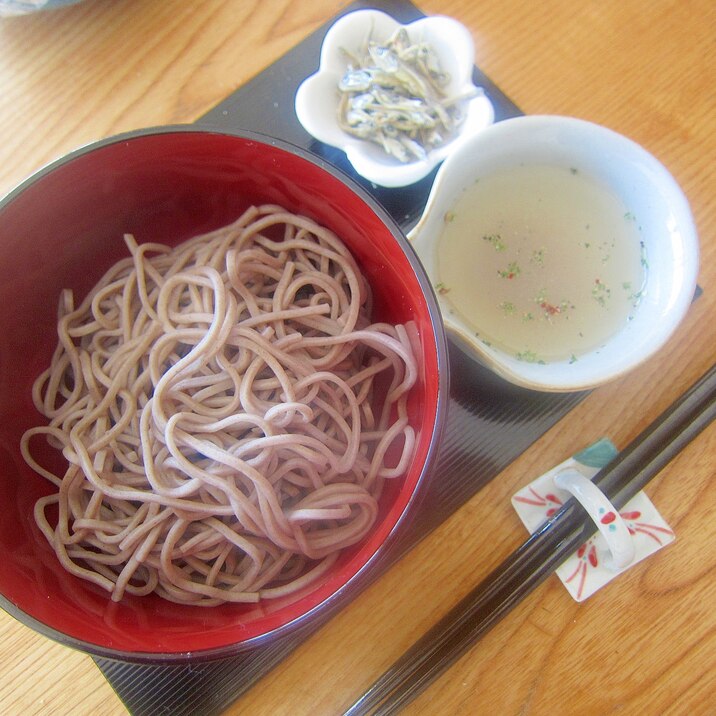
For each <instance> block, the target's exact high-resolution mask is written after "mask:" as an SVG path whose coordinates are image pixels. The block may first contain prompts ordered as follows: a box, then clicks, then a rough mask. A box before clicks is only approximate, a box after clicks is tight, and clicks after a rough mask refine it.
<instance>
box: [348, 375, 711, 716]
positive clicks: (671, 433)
mask: <svg viewBox="0 0 716 716" xmlns="http://www.w3.org/2000/svg"><path fill="white" fill-rule="evenodd" d="M715 417H716V365H714V366H712V367H711V369H710V370H709V371H708V372H707V373H706V374H705V375H704V376H703V377H702V378H701V379H700V380H699V381H697V382H696V383H695V384H694V385H693V386H692V387H691V388H689V389H688V390H687V391H686V392H685V393H684V394H683V395H682V396H681V397H680V398H679V399H677V400H676V401H675V402H674V403H673V404H672V405H671V406H670V407H669V408H667V410H665V411H664V412H663V413H662V414H661V416H659V418H657V419H656V420H655V421H654V422H653V423H652V424H651V425H649V426H648V427H647V428H646V429H645V430H644V431H643V432H642V433H640V434H639V435H638V436H637V437H636V438H635V439H634V440H633V441H632V442H631V443H630V444H629V445H628V446H627V447H626V448H625V449H624V450H623V451H621V452H620V453H619V455H617V457H615V458H614V459H613V460H612V461H611V462H610V463H609V464H608V465H607V466H606V467H604V468H603V469H602V470H600V472H599V473H598V474H597V475H596V476H595V477H594V483H595V484H596V485H597V486H598V487H599V488H600V489H601V490H602V492H604V494H605V495H606V496H607V497H608V498H609V500H610V501H611V502H612V504H613V505H614V506H615V507H616V508H617V509H620V508H622V507H623V506H624V505H625V504H626V503H627V502H628V501H629V500H630V499H631V498H632V497H634V495H636V494H637V493H638V492H639V491H640V490H641V489H643V487H644V486H645V485H646V484H647V483H648V482H649V480H651V479H652V478H653V477H655V476H656V475H657V474H658V473H659V472H660V471H661V469H662V468H663V467H665V466H666V465H667V463H669V462H670V461H671V460H672V459H673V458H674V456H675V455H677V454H678V453H679V452H680V451H681V450H682V449H683V448H684V447H685V446H686V445H687V444H688V443H689V442H690V441H691V440H693V439H694V438H695V437H696V436H697V435H698V434H699V433H700V432H701V431H702V430H703V429H704V428H705V427H706V426H707V425H708V424H709V423H710V422H711V421H712V420H713V419H714V418H715ZM593 532H594V523H593V522H592V521H591V519H590V518H589V516H588V515H587V513H586V512H585V511H584V510H583V509H582V507H581V505H580V504H579V503H578V502H576V501H575V500H574V499H571V500H569V501H568V502H566V503H565V505H564V506H563V507H562V508H561V509H560V510H559V511H558V512H557V513H556V514H555V515H554V516H553V517H552V518H551V519H550V520H548V521H547V522H545V523H544V524H543V525H542V526H541V527H540V528H538V530H537V531H536V532H535V533H534V534H532V535H531V536H530V538H529V539H528V540H527V541H526V542H524V543H523V544H522V545H521V546H520V547H519V548H518V549H517V550H516V551H515V552H513V553H512V555H511V556H510V557H508V558H507V559H506V560H505V561H504V562H503V563H502V564H501V565H500V566H499V567H497V569H495V570H494V571H493V572H492V573H491V574H490V575H488V576H487V577H486V578H485V579H484V580H483V581H482V582H481V583H480V584H479V585H478V586H477V587H475V588H474V589H473V590H472V591H471V592H470V593H469V594H468V595H467V596H466V597H464V598H463V599H462V600H461V601H460V602H459V603H458V604H457V605H456V606H455V607H453V608H452V609H451V610H450V611H449V612H448V613H447V615H446V616H444V617H443V618H442V619H441V620H440V621H439V622H438V623H437V624H436V625H435V626H433V627H432V628H431V629H430V630H429V631H428V632H427V633H426V634H425V635H424V636H423V637H421V638H420V639H419V640H418V641H417V642H416V643H415V644H413V646H411V647H410V648H409V649H408V650H407V651H406V652H405V653H404V654H403V656H401V657H400V658H399V659H398V660H397V661H396V662H395V663H394V664H393V665H392V666H391V667H390V668H389V669H388V670H387V671H386V672H385V673H384V674H383V675H382V676H381V677H380V678H379V679H378V680H377V681H375V682H374V683H373V685H372V686H371V687H370V688H369V689H368V690H367V691H366V692H365V693H364V694H363V696H361V697H360V699H358V700H357V701H356V702H355V703H354V704H353V705H352V706H351V707H350V708H349V709H348V710H347V711H346V712H345V714H344V716H364V715H365V714H371V715H372V716H378V715H380V716H387V715H388V714H394V713H397V712H398V711H399V710H400V709H401V708H402V707H403V706H405V705H406V704H408V703H409V702H410V701H412V700H413V699H414V698H415V697H417V696H418V694H420V693H421V692H422V691H423V690H425V689H426V688H427V687H428V686H429V685H430V684H431V683H432V682H433V681H434V680H435V679H436V678H437V677H438V676H439V675H440V674H441V673H443V672H444V671H445V670H446V669H447V668H448V667H449V666H450V665H452V664H453V663H454V662H455V661H457V659H458V658H459V657H460V656H462V655H463V654H464V653H465V652H466V651H467V650H468V649H469V648H470V647H471V646H473V645H474V644H475V642H477V641H478V640H479V639H480V637H482V636H483V635H484V634H485V633H486V632H487V631H488V630H489V629H490V628H491V627H492V626H493V625H494V624H495V623H497V622H498V621H499V620H500V619H501V618H502V617H503V616H505V614H507V613H508V612H509V611H510V610H511V609H512V608H513V607H514V606H515V605H516V604H517V603H519V602H520V601H521V600H522V599H523V598H524V597H525V596H527V595H528V594H529V593H530V592H531V591H532V590H533V589H535V587H537V586H538V585H539V584H541V583H542V582H543V581H544V580H545V579H546V578H547V577H548V576H549V575H550V574H552V572H554V570H555V569H556V568H557V567H558V566H559V565H560V564H561V563H562V562H563V561H564V560H565V559H566V558H567V557H568V556H569V555H570V554H571V553H572V552H573V551H574V550H575V549H577V548H578V547H579V546H580V545H581V544H582V543H583V542H584V541H586V540H587V539H588V538H589V536H590V535H591V534H593Z"/></svg>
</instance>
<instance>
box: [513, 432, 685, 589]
mask: <svg viewBox="0 0 716 716" xmlns="http://www.w3.org/2000/svg"><path fill="white" fill-rule="evenodd" d="M616 454H617V451H616V448H615V447H614V445H613V444H612V442H611V441H610V440H608V439H606V438H603V439H601V440H598V441H597V442H596V443H594V444H592V445H590V446H589V447H588V448H586V449H585V450H583V451H582V452H580V453H578V454H577V455H575V456H574V457H571V458H569V459H568V460H565V461H564V462H563V463H561V464H560V465H557V466H556V467H554V468H553V469H552V470H549V471H548V472H546V473H544V475H541V476H540V477H538V478H537V479H536V480H534V481H533V482H531V483H530V484H529V485H527V486H526V487H523V488H522V489H521V490H520V491H519V492H517V493H516V494H515V495H514V496H513V497H512V506H513V507H514V508H515V511H516V512H517V514H518V515H519V517H520V519H521V520H522V522H523V524H524V525H525V527H526V528H527V529H528V530H529V532H530V533H532V532H534V531H535V530H536V529H537V528H538V527H539V526H540V525H541V524H542V523H543V522H544V521H545V520H547V519H549V518H550V517H552V515H554V513H555V512H557V510H559V508H560V507H561V506H562V505H563V504H564V503H565V502H566V501H567V500H568V499H569V498H570V497H571V495H570V494H569V493H568V492H566V491H565V490H561V489H560V488H558V487H557V486H556V485H555V482H554V476H555V475H556V474H557V473H558V472H559V471H560V470H563V469H564V468H566V467H571V468H574V469H577V470H579V472H581V473H582V474H583V475H584V476H585V477H587V478H589V479H590V480H591V479H592V478H593V477H594V476H595V475H596V474H597V472H599V470H600V469H601V468H602V467H604V466H605V465H606V464H607V463H608V462H609V461H610V460H611V459H612V458H613V457H615V456H616ZM619 514H620V515H621V518H622V519H623V520H624V521H625V522H626V525H627V527H628V529H629V534H630V535H631V537H632V539H633V540H634V548H635V553H636V556H635V558H634V561H633V562H632V563H631V564H630V565H629V566H628V567H625V568H624V569H613V568H612V569H609V568H607V566H606V565H605V562H606V561H608V560H607V559H606V558H607V557H608V555H609V550H608V547H607V544H606V541H605V539H604V537H603V536H602V535H601V534H600V533H599V532H598V531H597V530H596V528H595V532H594V534H593V535H592V536H591V537H590V538H589V539H588V540H587V541H586V542H585V543H584V544H583V545H581V546H580V547H579V549H577V551H576V552H575V553H574V554H572V555H571V556H570V557H568V558H567V559H566V560H565V562H563V563H562V564H561V565H560V566H559V568H558V569H557V570H556V574H557V576H558V577H559V578H560V579H561V580H562V583H563V584H564V586H565V587H566V588H567V591H569V593H570V594H571V595H572V597H574V599H576V600H577V601H578V602H581V601H584V600H585V599H586V598H587V597H589V596H591V595H592V594H594V592H596V591H597V590H598V589H601V587H603V586H604V585H605V584H608V583H609V582H611V581H612V579H614V578H615V577H616V576H617V575H618V574H621V573H622V572H625V571H627V570H628V569H629V568H630V567H633V566H634V565H635V564H637V563H638V562H640V561H642V560H643V559H645V558H646V557H648V556H649V555H651V554H654V552H656V551H658V550H659V549H661V548H662V547H665V546H666V545H667V544H669V543H670V542H673V541H674V539H676V536H675V535H674V532H673V530H672V529H671V528H670V527H669V525H668V524H666V522H665V521H664V519H663V518H662V516H661V515H660V514H659V512H658V511H657V509H656V508H655V507H654V505H653V503H652V502H651V500H650V499H649V498H648V497H647V496H646V495H645V494H644V493H643V492H640V493H638V494H637V495H636V496H635V497H633V498H632V499H631V500H630V501H629V502H628V503H627V504H626V505H625V506H624V507H623V508H622V509H621V510H620V511H619ZM600 519H601V521H602V522H603V524H607V525H608V524H609V523H610V522H613V521H614V520H615V519H616V518H615V515H614V514H612V513H611V512H609V511H607V512H605V513H604V514H603V515H602V516H601V517H600Z"/></svg>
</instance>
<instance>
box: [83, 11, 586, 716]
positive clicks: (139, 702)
mask: <svg viewBox="0 0 716 716" xmlns="http://www.w3.org/2000/svg"><path fill="white" fill-rule="evenodd" d="M364 7H375V8H378V9H381V10H384V11H385V12H387V13H389V14H390V15H392V16H393V17H395V19H396V20H398V21H400V22H411V21H412V20H415V19H418V18H419V17H422V15H423V13H421V12H420V11H419V10H418V9H417V8H416V7H415V6H414V5H412V4H411V3H410V2H408V1H407V0H384V1H383V2H372V3H368V2H355V3H353V4H352V5H350V6H349V7H347V8H346V9H345V11H344V12H348V11H350V10H354V9H358V8H364ZM334 21H335V18H334V19H333V20H331V21H330V22H328V23H327V24H326V25H324V26H323V27H321V28H320V29H319V30H317V31H316V32H315V33H314V34H312V35H311V36H309V37H308V38H306V39H305V40H304V41H303V42H302V43H301V44H300V45H298V46H297V47H295V48H294V49H293V50H291V51H290V52H288V53H287V54H286V55H285V56H284V57H282V58H281V59H279V60H278V61H277V62H275V63H274V64H273V65H271V66H270V67H269V68H267V69H266V70H264V71H263V72H262V73H261V74H259V75H258V76H256V77H255V78H254V79H253V80H251V81H250V82H249V83H248V84H246V85H245V86H243V87H241V88H240V89H239V90H237V91H236V92H235V93H234V94H232V95H231V96H230V97H228V98H227V99H226V100H224V101H223V102H221V103H220V104H219V105H218V106H217V107H215V108H214V109H213V110H212V111H210V112H209V113H208V114H206V115H205V116H204V117H202V118H200V119H199V120H198V122H199V123H200V124H206V125H209V126H212V127H216V128H220V129H233V130H237V129H249V130H254V131H258V132H261V133H263V134H267V135H270V136H273V137H278V138H281V139H284V140H286V141H289V142H291V143H293V144H296V145H298V146H300V147H303V148H304V149H308V150H309V151H311V152H314V153H315V154H317V155H319V156H321V158H323V159H325V160H326V161H328V162H330V163H331V164H334V165H335V166H337V167H338V168H340V169H342V170H344V171H345V172H346V173H348V174H350V175H351V176H353V178H354V179H356V180H357V181H358V182H359V183H361V184H362V185H363V186H364V187H365V188H366V189H367V190H368V191H369V192H370V193H371V194H372V195H373V196H374V197H375V198H376V199H377V200H378V201H379V202H380V203H381V204H382V205H383V206H384V207H385V208H386V209H387V211H388V212H389V213H390V214H391V215H392V216H393V218H394V219H395V220H396V221H397V222H398V223H399V224H400V225H401V227H402V228H403V229H404V230H405V231H407V230H409V229H410V228H411V227H412V226H413V225H414V224H415V223H416V221H417V220H418V218H419V217H420V214H421V213H422V211H423V207H424V205H425V202H426V200H427V197H428V193H429V191H430V187H431V185H432V182H433V179H434V173H433V174H431V175H430V176H428V177H426V178H425V179H423V180H422V181H420V182H419V183H417V184H414V185H412V186H410V187H407V188H401V189H386V188H382V187H376V186H375V185H373V184H371V183H370V182H367V181H365V180H363V179H361V178H360V177H357V176H356V175H355V172H353V170H352V169H351V166H350V164H349V163H348V161H347V160H346V157H345V155H344V154H343V153H342V152H341V151H339V150H337V149H333V148H331V147H326V146H325V145H322V144H320V143H319V142H316V141H315V140H313V139H312V138H311V137H310V136H309V135H308V134H307V133H306V132H305V131H304V130H303V128H302V127H301V125H300V124H299V123H298V121H297V119H296V116H295V113H294V109H293V102H294V95H295V92H296V89H297V88H298V85H299V84H300V83H301V82H302V81H303V79H304V78H305V77H307V76H308V75H310V74H312V73H313V72H314V71H315V70H316V69H317V67H318V60H319V53H320V47H321V43H322V41H323V37H324V35H325V32H326V30H327V29H328V27H330V25H331V24H333V22H334ZM475 82H476V84H478V85H480V86H482V87H483V88H484V89H485V92H486V93H487V95H488V96H489V98H490V99H491V101H492V102H493V104H494V107H495V115H496V119H497V120H502V119H506V118H508V117H512V116H516V115H519V114H521V112H520V110H519V109H518V108H517V107H516V106H515V105H514V104H513V103H512V102H511V101H510V99H509V98H508V97H506V96H505V95H504V94H503V93H502V92H501V91H500V90H499V89H498V88H497V87H496V86H495V85H494V84H493V83H492V82H491V81H490V79H489V78H488V77H486V76H485V75H484V74H483V73H482V72H480V70H479V69H477V68H476V69H475ZM450 371H451V388H450V404H449V407H448V425H447V430H446V433H445V439H444V441H443V443H442V445H441V448H440V453H439V456H438V461H437V465H436V469H435V474H434V475H432V476H431V478H430V482H429V485H428V491H427V493H426V496H425V499H424V500H423V503H422V504H423V507H422V509H420V510H419V511H418V512H417V513H416V516H415V519H414V521H413V522H412V523H411V525H410V527H409V528H408V530H407V531H406V532H405V533H404V534H403V537H402V539H401V540H400V541H398V542H397V543H395V544H394V546H393V548H392V550H391V552H390V553H389V554H387V555H386V557H385V559H384V560H383V561H382V562H381V563H379V564H377V565H376V568H375V570H374V571H373V572H372V574H371V575H370V578H372V579H375V578H376V577H377V576H378V575H379V574H380V573H381V572H383V571H384V570H385V569H387V568H388V567H389V566H390V564H392V563H394V562H395V561H396V560H397V559H399V557H400V556H401V555H402V554H404V553H405V552H406V551H407V550H408V549H410V548H411V547H413V546H414V545H415V544H416V543H417V542H418V541H419V540H421V539H422V538H423V537H424V536H426V535H427V534H428V533H429V532H430V531H431V530H432V529H433V528H435V527H436V526H438V525H439V524H440V523H441V522H443V521H444V520H445V519H446V518H447V517H448V516H449V515H450V514H452V513H453V512H454V511H455V510H456V509H457V508H458V507H460V506H461V505H462V504H463V503H465V502H466V501H467V500H468V499H470V498H471V497H472V496H473V495H475V493H477V492H478V491H479V490H480V489H481V488H482V487H483V486H484V485H485V484H487V483H488V482H489V481H490V480H492V479H493V478H494V477H495V476H496V475H498V474H499V473H500V472H501V471H502V470H503V469H504V468H505V467H506V466H507V465H508V464H509V463H510V462H512V461H513V460H514V459H515V458H517V457H518V456H519V455H520V454H521V453H522V452H523V451H524V450H526V449H527V447H529V446H530V445H531V444H532V443H533V442H534V441H535V440H536V439H537V438H539V437H540V436H541V435H542V434H543V433H544V432H546V431H547V430H548V429H549V428H550V427H551V426H552V425H554V423H556V422H557V421H558V420H559V419H560V418H562V417H563V416H564V415H566V414H567V413H568V412H569V411H570V410H571V409H572V408H573V407H574V406H575V405H576V404H577V403H578V402H579V401H580V400H582V398H583V397H584V395H585V394H584V393H569V394H564V393H562V394H549V393H538V392H533V391H529V390H525V389H522V388H517V387H515V386H513V385H511V384H509V383H506V382H505V381H503V380H501V379H500V378H498V377H496V376H495V375H493V374H492V373H491V372H489V371H488V370H486V369H485V368H483V367H482V366H480V365H479V364H478V363H476V362H474V361H473V360H472V359H470V358H468V357H467V356H466V355H465V354H464V353H462V352H461V351H460V350H459V349H458V348H457V347H456V346H453V345H451V346H450ZM367 583H368V582H367V581H364V582H363V583H362V584H361V585H360V588H364V587H365V586H366V585H367ZM355 595H356V591H354V592H352V594H351V597H355ZM345 603H346V599H344V600H343V602H339V603H338V604H337V605H336V608H339V607H340V606H341V605H342V604H345ZM334 611H335V608H334ZM329 617H330V614H327V615H326V616H325V617H324V618H323V621H325V619H327V618H329ZM323 621H320V622H313V623H312V624H311V625H310V626H308V627H304V628H303V629H302V630H299V631H294V632H293V633H290V634H288V635H286V636H283V637H282V638H280V639H277V640H275V641H274V642H272V643H271V644H269V645H265V646H259V647H256V648H254V649H252V650H250V651H247V652H243V653H241V654H239V655H237V656H235V657H232V658H229V659H223V660H219V661H212V662H206V663H199V664H196V663H195V664H192V665H191V666H189V665H186V666H184V665H169V666H167V665H138V664H129V663H124V662H119V661H112V660H109V659H100V658H96V659H95V661H96V663H97V666H98V667H99V668H100V669H101V671H102V672H103V674H104V675H105V676H106V678H107V679H108V681H109V682H110V684H111V685H112V687H113V688H114V689H115V691H116V692H117V694H118V695H119V697H120V699H121V700H122V701H123V702H124V704H125V705H126V707H127V709H128V710H129V711H130V713H131V714H135V715H136V716H144V715H149V714H152V715H153V714H172V715H173V716H184V715H187V716H188V715H191V716H209V715H211V714H218V713H220V712H221V711H222V710H223V709H224V708H226V707H227V706H228V705H229V704H231V703H232V702H234V701H236V700H237V699H238V698H240V696H241V694H242V693H244V692H245V691H246V690H248V689H249V688H250V687H251V686H253V685H254V684H255V683H256V681H257V680H258V679H260V678H261V677H262V676H263V675H264V674H266V673H267V672H268V671H269V670H270V669H272V668H273V667H274V666H275V665H277V664H278V663H279V662H280V661H281V660H282V659H284V658H285V657H286V656H287V655H288V654H289V653H290V652H291V651H292V650H293V649H294V648H296V646H298V645H299V644H300V643H301V642H302V641H303V640H304V639H305V638H306V637H307V636H308V634H309V633H310V632H312V631H315V629H317V628H318V627H319V626H320V625H321V623H323Z"/></svg>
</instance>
